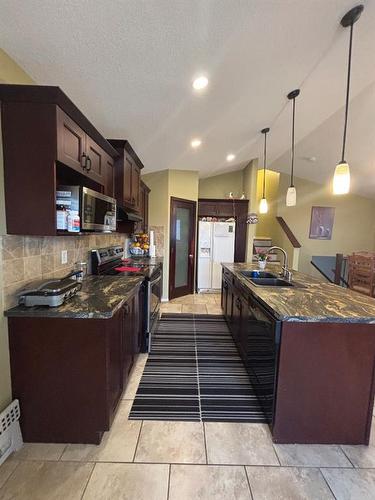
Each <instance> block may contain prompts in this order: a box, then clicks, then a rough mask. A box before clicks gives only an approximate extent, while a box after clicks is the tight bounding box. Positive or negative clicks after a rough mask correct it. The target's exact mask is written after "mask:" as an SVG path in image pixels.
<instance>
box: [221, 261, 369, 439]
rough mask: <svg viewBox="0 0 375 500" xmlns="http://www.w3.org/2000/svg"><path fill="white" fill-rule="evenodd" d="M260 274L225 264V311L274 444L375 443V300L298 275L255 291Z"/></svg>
mask: <svg viewBox="0 0 375 500" xmlns="http://www.w3.org/2000/svg"><path fill="white" fill-rule="evenodd" d="M255 269H257V266H256V265H251V264H240V263H234V264H223V281H222V308H223V311H224V314H225V317H226V319H227V322H228V325H229V327H230V329H231V332H232V335H233V338H234V340H235V342H236V344H237V347H238V349H239V352H240V354H241V357H242V359H243V361H244V363H245V366H246V368H247V370H248V373H249V376H250V379H251V381H252V383H253V385H254V387H255V389H256V392H257V395H258V397H259V399H260V401H261V402H262V406H263V408H264V412H265V415H266V416H267V419H268V422H269V424H270V427H271V430H272V435H273V440H274V442H277V443H319V444H329V443H331V444H332V443H336V444H368V442H369V435H370V428H371V419H372V408H373V402H374V368H375V300H374V299H371V298H368V297H365V296H363V295H360V294H358V293H356V292H352V291H350V290H347V289H344V288H341V287H338V286H336V285H333V284H329V283H324V282H322V281H319V280H317V279H315V278H313V277H310V276H307V275H304V274H302V273H298V272H293V281H292V285H293V286H285V287H282V286H277V287H276V286H275V287H271V286H262V285H255V284H254V283H253V282H251V281H250V279H249V273H247V276H246V271H250V270H255ZM244 271H245V274H243V273H244ZM267 271H269V272H270V273H273V274H275V275H276V274H278V272H279V271H280V267H278V266H277V265H268V266H267Z"/></svg>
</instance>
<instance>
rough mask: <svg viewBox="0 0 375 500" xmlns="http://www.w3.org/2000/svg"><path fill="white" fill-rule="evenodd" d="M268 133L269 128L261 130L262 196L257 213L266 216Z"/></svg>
mask: <svg viewBox="0 0 375 500" xmlns="http://www.w3.org/2000/svg"><path fill="white" fill-rule="evenodd" d="M269 131H270V129H269V127H267V128H264V129H263V130H261V132H262V134H264V152H263V195H262V199H261V200H260V203H259V213H260V214H266V213H267V212H268V203H267V199H266V164H267V134H268V132H269Z"/></svg>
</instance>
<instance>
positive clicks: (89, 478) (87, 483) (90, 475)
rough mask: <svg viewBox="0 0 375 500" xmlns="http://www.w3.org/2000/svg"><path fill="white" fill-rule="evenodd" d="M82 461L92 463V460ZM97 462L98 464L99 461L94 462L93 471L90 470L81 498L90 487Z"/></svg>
mask: <svg viewBox="0 0 375 500" xmlns="http://www.w3.org/2000/svg"><path fill="white" fill-rule="evenodd" d="M81 463H90V462H81ZM96 464H97V462H94V465H93V467H92V469H91V472H90V474H89V477H88V479H87V482H86V485H85V487H84V489H83V492H82V495H81V500H82V499H83V497H84V495H85V493H86V490H87V487H88V485H89V482H90V480H91V478H92V475H93V473H94V469H95V467H96Z"/></svg>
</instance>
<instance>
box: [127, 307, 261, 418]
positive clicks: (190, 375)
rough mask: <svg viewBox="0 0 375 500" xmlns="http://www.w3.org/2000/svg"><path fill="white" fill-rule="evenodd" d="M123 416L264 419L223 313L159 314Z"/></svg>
mask: <svg viewBox="0 0 375 500" xmlns="http://www.w3.org/2000/svg"><path fill="white" fill-rule="evenodd" d="M129 419H132V420H180V421H198V422H199V421H204V422H210V421H211V422H266V419H265V417H264V415H263V412H262V409H261V406H260V404H259V402H258V399H257V397H256V395H255V392H254V389H253V387H252V385H251V383H250V381H249V377H248V375H247V372H246V369H245V367H244V365H243V363H242V360H241V358H240V356H239V354H238V351H237V348H236V345H235V344H234V342H233V339H232V336H231V333H230V331H229V329H228V326H227V324H226V321H225V319H224V317H223V316H216V315H215V316H213V315H196V314H163V316H162V318H161V320H160V322H159V326H158V329H157V331H156V332H155V334H154V336H153V341H152V349H151V352H150V354H149V356H148V359H147V362H146V366H145V369H144V372H143V375H142V378H141V381H140V384H139V386H138V390H137V394H136V396H135V400H134V403H133V406H132V409H131V411H130V415H129Z"/></svg>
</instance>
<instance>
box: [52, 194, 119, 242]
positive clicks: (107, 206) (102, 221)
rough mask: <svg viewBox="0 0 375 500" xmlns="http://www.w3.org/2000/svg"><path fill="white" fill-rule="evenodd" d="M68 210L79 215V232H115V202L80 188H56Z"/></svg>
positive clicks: (58, 195) (112, 199)
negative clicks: (63, 198)
mask: <svg viewBox="0 0 375 500" xmlns="http://www.w3.org/2000/svg"><path fill="white" fill-rule="evenodd" d="M57 189H58V194H57V197H58V198H61V197H65V200H66V203H64V204H65V205H66V206H67V208H68V209H70V210H74V211H76V212H78V213H79V217H80V224H81V231H102V232H105V233H110V232H112V231H116V200H115V199H114V198H111V197H110V196H106V195H105V194H102V193H98V192H97V191H94V190H93V189H89V188H86V187H81V186H58V188H57ZM57 203H58V202H57Z"/></svg>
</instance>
